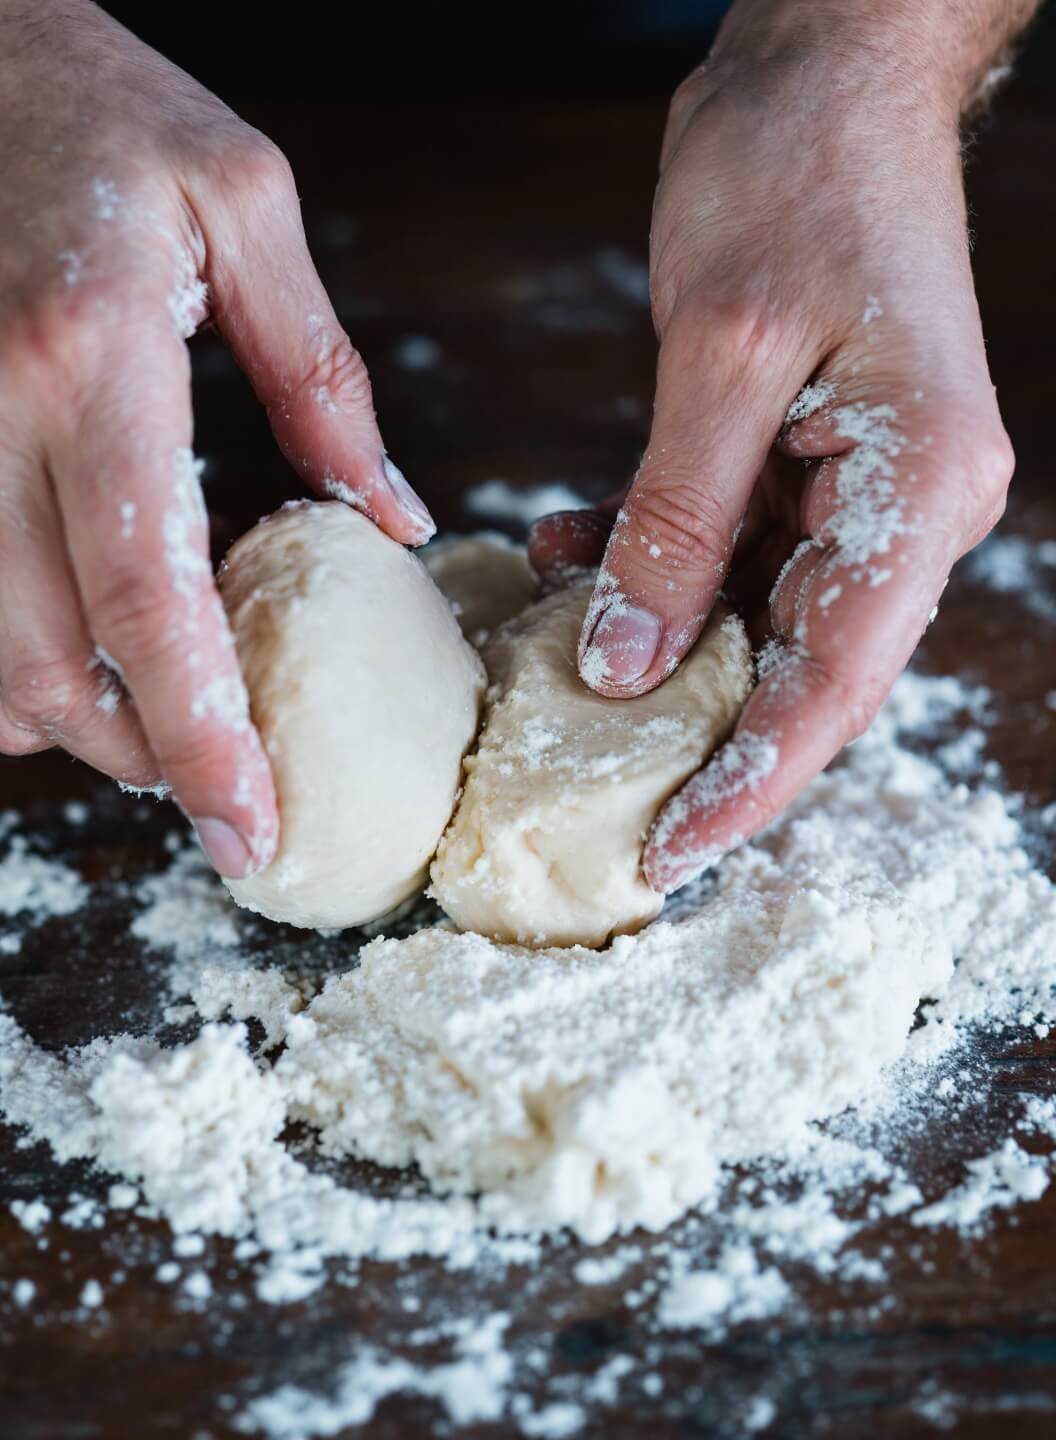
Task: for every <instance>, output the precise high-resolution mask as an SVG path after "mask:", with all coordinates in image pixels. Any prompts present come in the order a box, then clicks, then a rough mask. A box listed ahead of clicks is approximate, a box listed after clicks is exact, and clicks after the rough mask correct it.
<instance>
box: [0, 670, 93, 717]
mask: <svg viewBox="0 0 1056 1440" xmlns="http://www.w3.org/2000/svg"><path fill="white" fill-rule="evenodd" d="M86 682H87V672H86V670H85V668H84V666H83V665H81V666H78V665H77V664H76V663H75V662H74V661H73V660H71V659H70V657H69V656H66V655H58V656H53V657H47V656H44V657H42V656H39V655H34V656H33V657H32V658H31V659H25V660H19V661H17V662H16V663H15V664H14V665H12V666H11V668H10V670H9V672H8V673H7V674H5V676H4V692H3V693H4V709H5V711H6V712H7V714H8V715H9V716H10V717H11V719H12V720H13V721H14V723H15V725H16V726H19V727H22V726H24V727H25V728H26V729H27V730H30V731H34V732H36V733H37V734H40V735H47V734H49V733H51V732H56V731H61V730H63V729H65V728H66V727H67V726H68V724H69V722H70V720H71V718H72V717H73V716H74V715H75V714H76V712H77V711H78V710H79V709H80V708H81V706H82V704H83V702H84V700H85V698H86V695H87V692H88V685H87V683H86Z"/></svg>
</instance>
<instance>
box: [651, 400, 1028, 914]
mask: <svg viewBox="0 0 1056 1440" xmlns="http://www.w3.org/2000/svg"><path fill="white" fill-rule="evenodd" d="M940 408H941V410H942V415H943V416H944V417H945V423H946V425H947V427H948V429H947V432H946V433H945V434H943V432H942V430H941V429H940V428H939V425H940V423H941V417H940V416H938V415H935V414H932V415H931V416H930V420H931V422H933V423H934V426H935V429H934V432H932V430H931V429H924V430H922V429H920V428H918V429H917V431H916V438H915V439H912V438H910V436H909V435H907V434H906V433H903V432H902V431H900V430H897V429H896V428H895V426H894V423H893V421H892V419H891V413H892V412H891V407H873V410H872V412H871V414H868V415H867V414H866V413H865V412H863V411H862V410H860V409H856V410H855V411H854V413H853V415H851V416H845V417H844V419H843V421H842V422H841V423H842V427H843V429H844V430H845V431H846V430H848V429H850V428H852V427H853V428H855V429H856V431H857V436H858V438H857V441H856V443H855V445H854V448H852V450H851V451H850V452H848V454H847V455H846V456H845V457H844V458H843V459H842V460H839V461H834V462H831V464H830V465H829V467H828V469H827V470H825V471H824V474H823V478H822V480H821V483H820V484H819V486H818V487H817V490H816V492H814V493H812V496H811V499H810V502H809V505H808V518H809V519H810V521H811V523H812V527H814V528H816V533H817V537H818V538H817V539H810V540H805V541H804V542H803V543H802V544H801V545H800V546H799V547H798V549H797V551H796V553H795V555H794V556H793V557H792V559H791V561H790V563H789V564H788V566H787V567H786V569H785V570H784V571H783V573H782V574H781V576H780V577H779V580H778V583H777V586H776V587H775V593H774V595H773V596H772V598H771V611H772V615H773V620H774V626H775V630H777V632H778V633H779V634H780V635H781V636H782V637H783V639H784V644H783V645H780V646H778V645H776V644H775V647H773V648H772V649H771V650H770V651H769V652H768V653H766V654H764V657H763V659H764V662H765V663H764V665H763V666H761V669H762V670H763V674H762V678H761V681H760V684H759V685H758V687H757V688H756V690H755V691H754V692H753V694H752V696H751V697H750V699H749V701H748V704H747V705H746V707H745V710H744V713H743V715H742V717H741V720H740V722H739V724H738V726H737V729H736V731H735V732H734V735H733V737H732V739H731V740H730V741H729V742H728V743H727V745H726V746H724V747H723V748H722V750H720V751H719V753H718V754H717V755H716V757H714V759H713V760H712V761H711V762H710V763H709V764H708V765H707V766H705V768H704V769H703V770H702V771H700V772H699V773H698V774H697V775H695V776H694V777H693V778H692V779H691V780H690V781H689V782H688V783H687V784H686V785H685V786H684V787H683V789H682V790H681V791H680V792H679V793H678V794H677V795H676V796H675V797H674V798H673V799H672V800H671V801H669V802H668V804H667V805H666V806H665V807H664V809H663V811H662V812H661V814H660V815H659V817H658V819H657V822H656V824H655V826H654V829H653V833H652V835H651V836H650V839H649V841H648V844H647V846H646V852H645V857H644V865H645V871H646V875H647V877H648V878H649V880H650V883H651V884H653V885H654V886H656V887H657V888H659V889H663V890H670V889H675V888H677V887H678V886H679V885H681V884H683V883H685V881H686V880H687V879H689V878H690V877H691V876H692V875H694V874H696V873H698V872H699V871H700V870H701V869H703V868H704V867H705V866H707V865H709V864H713V863H714V862H715V861H716V860H717V859H718V858H719V857H720V856H721V855H722V854H724V853H725V852H726V851H727V850H729V849H731V848H732V847H733V846H734V845H736V844H739V843H741V841H743V840H745V839H747V838H748V837H749V836H751V835H753V834H755V833H756V832H757V831H758V830H760V829H761V828H763V827H764V826H765V825H767V824H768V823H769V822H770V821H771V820H772V819H773V818H774V817H775V816H776V815H777V814H779V813H780V811H781V810H782V809H783V808H784V807H785V806H786V805H787V804H788V803H789V802H790V801H791V800H792V799H793V798H794V797H795V796H796V795H797V794H798V793H799V791H800V790H801V789H802V788H803V786H804V785H806V784H807V783H808V781H810V780H811V779H812V778H813V777H814V776H815V775H816V774H817V773H818V772H819V771H820V770H821V769H822V768H823V767H824V766H825V765H826V764H828V762H829V760H831V759H832V757H833V756H834V755H835V754H836V753H837V751H838V750H839V749H840V748H841V746H843V745H844V744H846V742H847V741H848V740H850V739H852V738H853V737H855V736H856V735H859V734H861V732H862V731H863V730H864V729H865V728H866V726H867V725H868V724H869V723H870V721H871V720H872V718H873V716H874V715H875V713H876V711H877V710H878V708H879V706H880V704H881V703H882V701H883V700H884V698H885V697H886V695H887V693H888V691H889V690H890V687H891V685H892V684H893V683H894V681H895V679H896V678H897V676H898V675H899V673H900V671H901V670H902V668H903V667H904V665H905V664H906V662H907V660H908V659H909V657H910V655H911V654H912V652H913V649H914V648H915V646H916V643H917V641H918V639H919V637H920V635H921V633H922V631H923V629H924V627H925V625H926V624H927V622H928V619H929V617H930V615H931V614H932V612H933V609H934V607H935V605H936V604H937V602H938V598H939V596H940V594H941V592H942V589H943V587H944V585H945V583H946V578H947V576H948V574H949V571H950V568H951V566H952V565H953V563H954V561H955V560H956V558H957V557H958V556H959V555H960V554H962V553H963V552H964V551H965V549H967V548H969V546H970V545H971V544H972V543H974V540H975V539H977V538H979V536H980V534H981V533H983V532H984V531H985V529H986V527H987V525H988V524H989V523H991V522H990V518H989V517H992V516H993V515H995V514H996V513H998V512H999V510H1000V505H1001V497H1002V496H1003V494H1004V491H1005V489H1006V488H1007V485H1008V480H1009V478H1010V476H1011V466H1012V460H1011V452H1010V450H1009V449H1008V445H1007V440H1006V439H1005V437H1004V435H1003V432H1002V431H1001V430H1000V425H999V423H997V424H995V423H994V419H993V417H988V419H987V420H986V421H985V422H984V423H983V424H982V425H980V424H979V423H978V422H976V424H975V426H974V428H972V429H971V430H969V428H968V427H967V424H966V423H963V412H962V415H961V419H960V422H959V420H958V408H957V407H956V406H953V405H944V406H942V407H940ZM917 419H918V424H920V423H922V424H924V425H925V426H926V425H928V423H929V414H928V412H927V410H921V412H920V413H919V414H918V417H917ZM929 438H930V440H931V441H932V442H933V443H932V444H927V443H925V441H926V440H927V439H929Z"/></svg>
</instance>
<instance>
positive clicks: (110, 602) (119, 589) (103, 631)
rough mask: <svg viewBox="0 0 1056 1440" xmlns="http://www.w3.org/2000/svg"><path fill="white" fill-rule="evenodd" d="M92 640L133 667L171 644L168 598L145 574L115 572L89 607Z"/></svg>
mask: <svg viewBox="0 0 1056 1440" xmlns="http://www.w3.org/2000/svg"><path fill="white" fill-rule="evenodd" d="M89 608H90V612H91V629H92V634H93V635H94V637H95V639H97V640H98V641H100V642H101V643H102V644H103V645H105V646H106V648H107V649H108V650H110V651H112V652H113V653H114V654H115V655H116V656H117V657H118V659H119V660H121V662H122V664H124V665H129V666H133V667H134V666H135V665H137V664H141V663H143V662H144V661H149V660H151V659H153V658H154V657H155V656H157V655H159V654H161V653H163V652H164V651H165V650H167V649H168V648H169V647H170V646H171V644H172V639H173V637H172V628H171V608H172V607H171V597H170V596H169V595H168V593H167V592H166V590H165V589H164V588H163V587H162V586H161V585H160V584H159V583H158V581H157V579H155V578H154V577H153V576H152V575H151V574H150V573H149V572H148V571H146V570H125V569H118V570H117V571H116V572H115V573H114V574H112V575H111V576H110V578H109V580H108V582H107V584H106V586H105V588H104V589H103V590H102V591H101V592H100V593H99V595H98V596H96V597H94V598H93V600H92V603H91V605H90V607H89Z"/></svg>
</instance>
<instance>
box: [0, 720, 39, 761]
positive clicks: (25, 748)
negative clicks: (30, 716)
mask: <svg viewBox="0 0 1056 1440" xmlns="http://www.w3.org/2000/svg"><path fill="white" fill-rule="evenodd" d="M50 748H51V742H50V741H48V740H45V739H44V738H43V737H42V736H40V735H37V734H36V733H35V732H33V731H31V730H23V729H21V728H20V727H19V726H17V725H15V724H14V723H13V722H8V723H7V724H2V723H0V755H7V756H9V757H10V758H11V759H12V760H18V759H21V757H22V756H23V755H35V754H36V753H37V752H38V751H40V750H49V749H50Z"/></svg>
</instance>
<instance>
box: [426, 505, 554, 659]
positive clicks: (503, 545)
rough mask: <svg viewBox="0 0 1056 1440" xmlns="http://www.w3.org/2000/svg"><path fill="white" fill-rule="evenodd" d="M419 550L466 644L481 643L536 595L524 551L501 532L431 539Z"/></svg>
mask: <svg viewBox="0 0 1056 1440" xmlns="http://www.w3.org/2000/svg"><path fill="white" fill-rule="evenodd" d="M421 553H422V560H423V561H424V563H425V568H426V569H427V570H428V571H429V574H430V575H431V576H432V577H433V579H434V580H435V581H436V584H437V586H438V587H439V589H440V590H441V591H442V592H443V594H445V595H446V596H447V598H448V600H449V601H450V602H451V608H452V610H454V612H455V618H456V619H457V620H458V623H459V624H460V625H461V626H462V633H463V635H465V637H466V639H467V640H468V641H469V642H470V644H471V645H476V646H478V647H479V646H481V645H483V644H484V642H485V641H486V640H487V638H488V636H489V635H490V634H491V633H492V631H494V630H497V629H498V627H499V626H500V625H501V624H502V623H503V621H505V620H512V619H513V617H514V616H515V615H519V614H520V613H521V611H522V610H524V609H525V608H526V607H527V606H529V605H530V604H531V603H532V601H533V600H535V599H536V598H537V597H538V594H539V577H538V576H537V575H536V573H535V571H534V570H533V569H532V567H531V565H529V563H528V554H527V551H526V550H525V548H524V546H523V545H515V544H514V542H513V541H512V540H508V539H507V538H506V536H505V535H496V534H492V533H490V532H488V531H485V532H482V533H481V534H479V535H458V536H453V537H452V538H451V539H444V540H434V541H433V543H432V544H431V545H429V546H427V547H426V549H425V550H424V551H422V552H421Z"/></svg>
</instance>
